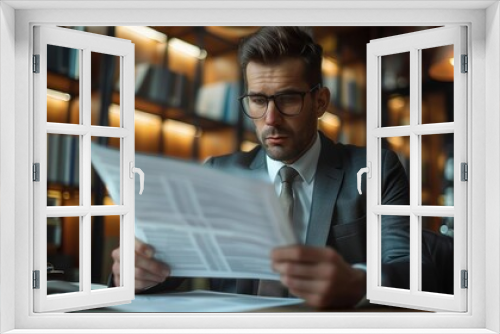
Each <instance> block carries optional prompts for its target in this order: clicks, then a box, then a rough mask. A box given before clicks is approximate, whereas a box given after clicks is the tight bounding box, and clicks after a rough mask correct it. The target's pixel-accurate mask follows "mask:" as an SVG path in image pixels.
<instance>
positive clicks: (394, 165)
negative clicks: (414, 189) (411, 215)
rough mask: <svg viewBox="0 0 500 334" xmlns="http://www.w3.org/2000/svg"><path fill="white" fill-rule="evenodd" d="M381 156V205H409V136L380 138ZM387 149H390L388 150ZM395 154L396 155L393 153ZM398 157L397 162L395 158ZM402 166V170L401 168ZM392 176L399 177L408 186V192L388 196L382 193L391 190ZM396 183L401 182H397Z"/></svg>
mask: <svg viewBox="0 0 500 334" xmlns="http://www.w3.org/2000/svg"><path fill="white" fill-rule="evenodd" d="M381 145H382V157H381V168H380V170H381V172H382V188H381V191H382V194H381V199H382V203H381V204H382V205H409V204H410V203H409V192H410V182H409V178H410V137H409V136H401V137H388V138H382V139H381ZM387 150H390V151H389V152H388V151H387ZM394 153H395V154H396V156H395V155H394ZM396 159H398V160H399V162H398V161H397V160H396ZM401 168H402V170H401ZM394 178H401V180H403V181H405V182H406V184H407V186H408V192H405V193H404V194H403V193H400V195H401V196H397V197H394V196H389V197H390V201H388V198H389V197H388V196H385V197H384V194H385V193H387V192H388V191H389V192H390V191H391V188H390V187H391V186H393V185H394V183H393V182H391V181H392V180H393V179H394ZM397 184H398V185H401V183H399V182H397Z"/></svg>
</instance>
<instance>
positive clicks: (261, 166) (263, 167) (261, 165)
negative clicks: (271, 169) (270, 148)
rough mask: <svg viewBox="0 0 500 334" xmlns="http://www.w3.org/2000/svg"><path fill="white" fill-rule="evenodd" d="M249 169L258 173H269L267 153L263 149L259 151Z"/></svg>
mask: <svg viewBox="0 0 500 334" xmlns="http://www.w3.org/2000/svg"><path fill="white" fill-rule="evenodd" d="M248 168H249V169H252V170H255V171H257V172H267V163H266V153H265V151H264V150H263V149H262V148H260V149H259V151H258V152H257V154H256V155H255V158H254V159H253V160H252V162H251V163H250V165H249V166H248Z"/></svg>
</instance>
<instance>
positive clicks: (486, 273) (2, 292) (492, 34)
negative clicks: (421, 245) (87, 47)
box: [0, 1, 500, 333]
mask: <svg viewBox="0 0 500 334" xmlns="http://www.w3.org/2000/svg"><path fill="white" fill-rule="evenodd" d="M0 6H1V7H0V43H1V45H2V47H1V49H0V71H1V73H2V75H1V76H0V107H1V109H0V161H1V163H0V185H1V187H0V252H1V253H0V260H1V261H0V296H1V298H0V312H1V313H0V332H7V333H8V332H9V331H11V332H12V333H28V332H29V333H35V332H42V330H40V331H37V330H36V329H42V328H51V330H50V332H52V333H54V332H56V331H55V329H60V332H61V333H62V332H64V333H68V332H70V330H68V329H69V328H78V329H82V328H90V329H93V330H89V331H88V332H95V333H101V332H108V333H109V332H111V329H113V328H117V329H127V332H128V333H133V332H134V331H133V330H131V328H137V327H138V324H140V326H141V327H142V328H141V329H137V331H136V332H138V333H144V332H146V328H151V329H154V328H156V329H162V328H165V326H169V327H170V330H168V329H165V330H164V331H163V332H179V331H180V330H179V328H191V329H192V331H193V332H203V329H207V330H206V331H209V332H222V331H224V329H225V332H234V331H235V328H252V329H254V330H253V331H254V332H259V331H260V332H266V333H268V332H282V331H283V328H285V327H286V328H295V329H296V330H295V332H301V333H302V332H305V331H306V329H308V330H309V331H314V332H326V331H329V332H336V331H335V328H336V329H338V331H337V332H341V331H342V328H352V326H356V328H358V332H364V333H368V332H382V333H387V332H389V331H388V328H393V331H394V332H397V333H404V332H412V333H415V332H422V333H426V332H431V331H432V332H433V333H436V332H443V333H449V332H457V331H458V330H457V329H459V328H462V329H463V332H466V333H494V332H499V331H500V320H499V319H498V314H500V290H499V285H498V280H499V277H500V259H499V258H498V256H497V254H499V253H500V249H499V245H500V229H499V226H498V225H499V224H498V221H499V220H500V206H499V205H498V203H499V201H500V175H499V173H498V166H499V164H500V152H499V150H498V147H499V146H500V135H499V134H498V132H499V124H500V116H499V112H498V110H499V109H500V98H499V96H498V91H499V89H500V64H499V55H500V10H499V6H498V1H460V2H455V1H453V2H450V1H432V2H417V1H404V2H402V1H401V2H392V1H370V2H367V1H359V2H358V1H356V2H352V1H351V2H349V1H329V2H324V1H265V2H264V1H252V2H250V1H233V2H224V3H221V2H212V1H211V2H208V1H204V2H190V1H184V2H176V1H169V2H162V3H159V2H147V1H144V2H142V3H141V2H140V1H139V2H135V1H127V2H124V1H121V2H112V1H110V2H107V1H98V2H94V1H89V2H87V3H84V2H80V1H64V2H59V1H57V2H51V1H3V2H1V3H0ZM63 6H64V7H66V8H62V7H63ZM138 6H143V7H144V8H148V7H149V8H150V10H147V9H145V10H137V7H138ZM396 6H397V8H393V7H396ZM97 7H99V9H98V8H97ZM102 7H106V8H108V9H106V10H103V9H102ZM118 7H121V8H118ZM123 7H129V8H130V9H123ZM158 7H162V8H158ZM44 8H45V9H46V8H49V9H50V10H45V9H44ZM152 8H154V9H152ZM193 8H196V9H193ZM221 8H222V9H221ZM55 9H58V10H55ZM485 23H486V24H485ZM34 24H59V25H91V24H94V25H116V26H118V25H132V24H136V25H279V24H283V25H289V24H298V25H367V26H370V25H415V26H423V25H427V26H431V25H450V24H460V25H467V26H468V27H469V32H470V33H469V41H470V45H471V48H470V49H469V55H470V59H471V62H470V64H469V69H470V71H471V75H470V76H469V79H468V80H469V83H468V85H469V87H471V89H470V90H469V99H468V101H469V110H471V112H470V113H469V115H468V132H469V133H470V134H471V136H470V137H469V142H468V147H469V150H468V151H469V153H470V159H469V162H470V165H469V177H470V180H471V181H470V182H471V183H470V193H469V194H468V198H470V199H471V200H470V201H469V204H468V205H469V208H468V215H469V217H468V221H469V222H471V224H469V230H468V235H469V237H470V240H469V241H468V254H469V260H468V268H469V273H470V274H469V289H468V300H469V308H468V312H467V313H458V314H457V313H432V314H424V313H377V314H373V313H314V314H296V313H284V314H272V315H268V314H267V315H266V314H259V313H255V314H209V315H207V314H200V315H195V314H145V315H142V314H103V315H98V314H96V315H93V314H49V315H47V314H43V315H38V314H34V313H33V312H32V310H33V307H32V306H33V305H32V290H31V269H32V264H33V263H32V259H31V256H30V247H31V246H30V245H32V221H33V219H32V218H33V217H32V215H33V213H32V210H31V209H30V208H32V203H31V200H30V199H29V194H30V193H31V192H32V187H33V185H32V183H31V181H30V172H31V163H32V161H31V159H30V157H31V156H32V149H33V148H32V147H31V144H30V143H32V133H33V128H32V127H33V120H32V118H31V115H32V106H31V105H30V104H29V101H28V99H27V98H26V97H27V96H30V94H32V92H31V88H30V87H31V85H30V80H31V79H30V73H29V71H30V69H31V66H30V64H31V59H30V58H29V57H30V54H31V50H30V48H31V47H30V45H31V41H32V40H31V38H32V36H31V34H30V31H31V30H32V29H31V27H32V26H33V25H34ZM486 64H488V68H487V71H486ZM13 82H14V84H12V83H13ZM13 115H15V117H14V116H13ZM12 138H14V145H12ZM485 152H488V154H486V153H485ZM486 175H488V180H487V181H488V182H486ZM13 176H14V177H13ZM486 194H488V195H487V196H486ZM472 227H473V228H474V229H473V230H472ZM485 254H495V256H492V257H489V258H487V259H486V260H487V262H488V263H487V265H486V261H485ZM26 259H30V260H28V261H26ZM13 287H14V288H13ZM12 305H14V307H12ZM410 327H411V328H413V330H412V329H409V328H410ZM210 328H211V330H210ZM215 328H218V329H219V330H215ZM259 328H260V330H259ZM447 328H448V330H447ZM450 328H451V329H450ZM176 329H177V330H176ZM415 329H418V330H417V331H415ZM151 331H153V330H151ZM74 332H76V330H75V331H74ZM116 332H121V331H120V330H117V331H116ZM350 332H351V333H355V332H356V330H352V331H350Z"/></svg>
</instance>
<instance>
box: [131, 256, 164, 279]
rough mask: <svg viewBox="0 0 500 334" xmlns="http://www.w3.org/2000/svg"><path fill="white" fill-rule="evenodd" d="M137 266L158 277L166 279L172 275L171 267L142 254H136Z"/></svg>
mask: <svg viewBox="0 0 500 334" xmlns="http://www.w3.org/2000/svg"><path fill="white" fill-rule="evenodd" d="M135 267H136V268H140V269H141V270H144V271H147V272H149V273H151V275H153V276H157V278H158V279H161V280H164V279H165V278H167V277H168V276H169V275H170V268H169V267H168V266H167V265H166V264H164V263H162V262H159V261H156V260H154V259H150V258H147V257H144V256H143V255H142V254H138V253H136V254H135Z"/></svg>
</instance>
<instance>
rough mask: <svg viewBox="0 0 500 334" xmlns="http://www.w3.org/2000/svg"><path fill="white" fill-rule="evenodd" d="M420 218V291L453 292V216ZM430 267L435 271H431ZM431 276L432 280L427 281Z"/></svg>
mask: <svg viewBox="0 0 500 334" xmlns="http://www.w3.org/2000/svg"><path fill="white" fill-rule="evenodd" d="M421 219H422V261H423V262H422V265H423V267H422V278H423V281H422V291H429V292H438V293H444V294H453V273H454V270H453V250H454V242H453V217H421ZM429 259H430V260H431V263H429ZM426 261H427V265H426ZM429 265H431V266H429ZM432 268H434V270H435V272H432ZM432 277H434V278H433V281H434V282H432V281H429V280H431V279H432Z"/></svg>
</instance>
